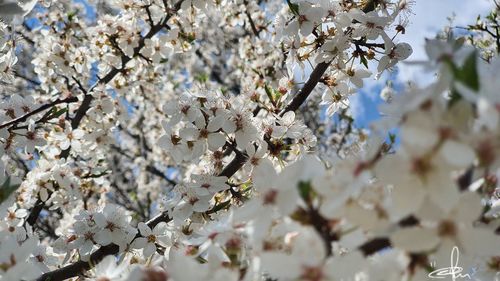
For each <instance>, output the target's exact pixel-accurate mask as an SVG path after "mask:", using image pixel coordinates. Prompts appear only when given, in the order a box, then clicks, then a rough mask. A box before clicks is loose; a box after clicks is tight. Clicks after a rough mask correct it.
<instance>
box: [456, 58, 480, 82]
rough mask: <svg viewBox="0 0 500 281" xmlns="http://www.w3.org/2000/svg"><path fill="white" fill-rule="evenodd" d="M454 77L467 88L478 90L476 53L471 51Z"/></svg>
mask: <svg viewBox="0 0 500 281" xmlns="http://www.w3.org/2000/svg"><path fill="white" fill-rule="evenodd" d="M455 78H456V79H457V80H459V81H460V82H462V83H464V84H465V85H466V86H468V87H469V88H471V89H473V90H475V91H478V90H479V75H478V74H477V54H476V51H474V52H472V53H471V54H470V55H469V56H468V57H467V59H466V60H465V62H464V65H463V66H462V67H461V68H460V69H457V70H456V72H455Z"/></svg>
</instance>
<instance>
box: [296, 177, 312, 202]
mask: <svg viewBox="0 0 500 281" xmlns="http://www.w3.org/2000/svg"><path fill="white" fill-rule="evenodd" d="M298 188H299V194H300V197H301V198H302V199H304V201H306V202H309V201H310V200H311V197H312V192H313V189H312V186H311V183H310V182H303V181H301V182H299V185H298Z"/></svg>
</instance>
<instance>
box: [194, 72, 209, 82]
mask: <svg viewBox="0 0 500 281" xmlns="http://www.w3.org/2000/svg"><path fill="white" fill-rule="evenodd" d="M194 79H195V80H196V81H198V82H201V83H206V82H207V81H208V74H206V73H200V74H198V75H196V76H195V77H194Z"/></svg>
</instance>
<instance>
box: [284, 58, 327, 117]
mask: <svg viewBox="0 0 500 281" xmlns="http://www.w3.org/2000/svg"><path fill="white" fill-rule="evenodd" d="M330 64H331V62H322V63H319V64H318V65H317V66H316V67H315V68H314V70H313V72H312V73H311V75H310V76H309V79H308V80H307V82H306V84H304V87H302V89H300V91H299V93H298V94H297V95H296V96H295V97H294V98H293V100H292V101H291V102H290V103H289V104H288V105H287V107H286V108H285V109H284V110H283V111H282V112H281V113H280V116H283V115H284V114H285V113H287V112H288V111H295V110H297V109H298V108H299V107H300V105H302V104H303V103H304V102H305V101H306V99H307V97H309V95H310V94H311V93H312V91H313V90H314V88H315V87H316V85H317V84H318V82H319V80H320V79H321V77H322V76H323V74H324V73H325V72H326V70H327V69H328V66H330Z"/></svg>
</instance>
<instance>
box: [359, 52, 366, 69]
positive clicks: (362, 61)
mask: <svg viewBox="0 0 500 281" xmlns="http://www.w3.org/2000/svg"><path fill="white" fill-rule="evenodd" d="M359 60H360V61H361V63H362V64H363V65H364V66H365V67H366V68H368V60H366V57H365V56H363V55H361V56H360V57H359Z"/></svg>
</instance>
